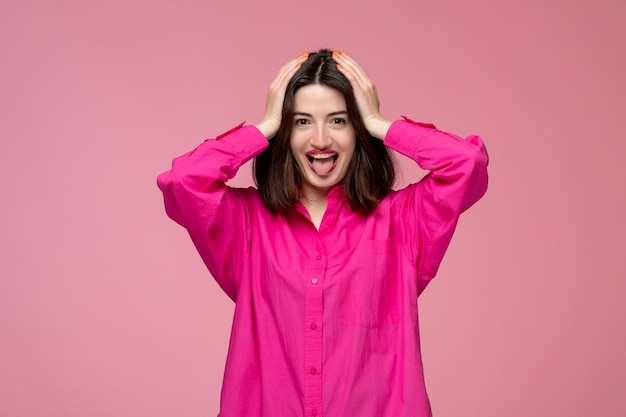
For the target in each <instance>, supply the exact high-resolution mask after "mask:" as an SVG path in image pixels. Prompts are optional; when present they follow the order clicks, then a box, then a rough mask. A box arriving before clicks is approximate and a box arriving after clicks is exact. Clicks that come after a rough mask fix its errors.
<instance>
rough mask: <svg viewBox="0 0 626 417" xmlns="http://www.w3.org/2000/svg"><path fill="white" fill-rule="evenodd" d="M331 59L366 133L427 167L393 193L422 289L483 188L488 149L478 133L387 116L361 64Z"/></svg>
mask: <svg viewBox="0 0 626 417" xmlns="http://www.w3.org/2000/svg"><path fill="white" fill-rule="evenodd" d="M333 58H334V60H335V62H336V63H337V68H339V70H340V71H341V72H342V74H344V75H345V76H346V78H347V79H348V80H349V81H350V84H351V85H352V88H353V90H354V95H355V98H356V101H357V104H358V106H359V111H360V113H361V116H362V117H363V121H364V123H365V126H366V128H367V130H368V132H369V133H370V134H371V135H372V136H374V137H376V138H378V139H381V140H384V142H385V145H387V146H389V147H390V148H392V149H394V150H396V151H398V152H400V153H402V154H404V155H406V156H408V157H409V158H412V159H413V160H414V161H416V162H417V164H418V165H419V166H420V167H421V168H423V169H426V170H429V171H430V173H429V174H428V175H427V176H426V177H424V178H423V179H422V181H420V182H419V183H418V184H414V185H412V186H409V187H407V188H406V189H405V190H402V191H400V192H396V193H394V194H393V195H392V213H393V214H394V215H395V217H396V218H395V219H394V221H395V223H396V226H397V227H396V229H397V231H398V233H399V234H400V235H401V239H402V242H403V243H405V245H403V247H404V248H405V250H407V251H408V253H409V256H410V257H411V259H414V260H415V262H416V266H417V271H418V272H417V273H418V277H417V278H418V290H419V292H421V291H422V290H423V289H424V287H425V286H426V284H427V283H428V281H429V280H430V279H432V278H433V277H434V276H435V274H436V272H437V269H438V267H439V264H440V263H441V260H442V258H443V255H444V253H445V251H446V249H447V247H448V245H449V243H450V239H451V238H452V234H453V233H454V229H455V227H456V224H457V221H458V218H459V215H460V214H461V213H462V212H463V211H465V210H467V209H468V208H469V207H470V206H471V205H472V204H474V203H475V202H476V201H478V199H479V198H480V197H482V195H483V194H484V193H485V191H486V190H487V163H488V156H487V151H486V149H485V146H484V144H483V142H482V140H481V139H480V138H479V137H478V136H470V137H468V138H467V139H462V138H460V137H459V136H456V135H453V134H450V133H446V132H442V131H440V130H438V129H437V128H436V127H435V126H434V125H432V124H424V123H416V122H413V121H412V120H410V119H408V118H405V120H401V121H396V122H393V123H392V122H390V121H388V120H386V119H385V118H383V117H382V115H381V114H380V111H379V108H380V102H379V99H378V93H377V92H376V87H375V85H374V83H373V82H372V81H371V80H370V79H369V77H368V76H367V74H366V73H365V71H364V70H363V68H362V67H361V66H360V65H359V64H358V63H357V62H356V61H354V60H353V59H352V58H351V57H349V56H348V55H347V54H345V53H337V52H335V53H333Z"/></svg>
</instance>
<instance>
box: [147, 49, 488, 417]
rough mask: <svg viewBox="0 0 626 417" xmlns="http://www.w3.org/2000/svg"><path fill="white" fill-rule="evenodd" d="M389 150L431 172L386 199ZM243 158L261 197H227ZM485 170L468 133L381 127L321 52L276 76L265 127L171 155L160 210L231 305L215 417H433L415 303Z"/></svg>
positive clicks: (341, 60)
mask: <svg viewBox="0 0 626 417" xmlns="http://www.w3.org/2000/svg"><path fill="white" fill-rule="evenodd" d="M388 148H390V149H394V150H396V151H398V152H401V153H402V154H404V155H406V156H408V157H410V158H412V159H413V160H415V161H416V162H417V164H419V166H420V167H422V168H423V169H426V170H429V171H430V173H429V174H428V175H427V176H426V177H424V178H423V179H422V180H421V181H419V182H417V183H416V184H413V185H410V186H408V187H406V188H404V189H402V190H398V191H394V190H392V189H391V187H392V184H393V182H394V168H393V164H392V161H391V158H390V156H389V152H388ZM252 158H255V161H254V174H255V179H256V182H257V186H258V189H255V188H247V189H241V188H231V187H228V186H227V185H226V184H225V183H226V181H228V179H230V178H232V177H233V176H234V175H235V173H236V172H237V170H238V169H239V167H241V165H243V164H244V163H245V162H247V161H249V160H250V159H252ZM486 167H487V153H486V151H485V148H484V145H483V143H482V141H481V140H480V138H479V137H477V136H471V137H469V138H467V139H465V140H464V139H461V138H460V137H458V136H455V135H452V134H449V133H445V132H442V131H440V130H438V129H437V128H436V127H435V126H433V125H431V124H423V123H415V122H413V121H411V120H409V119H407V118H404V119H403V120H397V121H394V122H391V121H389V120H386V119H385V118H383V117H382V116H381V114H380V112H379V101H378V96H377V93H376V89H375V87H374V85H373V83H372V82H371V80H370V79H369V78H368V76H367V74H366V73H365V71H364V70H363V69H362V68H361V66H360V65H359V64H358V63H357V62H356V61H354V60H353V59H352V58H351V57H350V56H349V55H347V54H346V53H343V52H331V51H328V50H320V51H319V52H316V53H311V54H303V55H301V56H299V57H298V58H296V59H293V60H291V61H290V62H288V63H287V64H285V66H283V67H282V68H281V69H280V71H279V72H278V74H277V76H276V78H275V79H274V81H273V82H272V84H271V85H270V88H269V93H268V97H267V102H266V111H265V116H264V117H263V119H262V120H261V121H260V122H259V123H258V124H256V125H254V126H252V125H250V126H243V124H242V125H240V126H237V127H235V128H234V129H232V130H230V131H229V132H226V133H224V134H222V135H220V136H218V137H217V138H215V139H213V140H207V141H205V142H204V143H202V144H201V145H200V146H198V147H197V148H196V149H195V150H194V151H192V152H190V153H188V154H185V155H183V156H181V157H179V158H176V159H175V160H174V162H173V167H172V169H171V170H170V171H168V172H165V173H163V174H161V175H160V176H159V178H158V185H159V187H160V189H161V190H162V191H163V194H164V197H165V207H166V210H167V213H168V215H169V216H170V217H171V218H172V219H173V220H175V221H176V222H178V223H179V224H181V225H182V226H184V227H185V228H186V229H187V230H188V232H189V234H190V236H191V238H192V239H193V242H194V244H195V245H196V247H197V249H198V252H199V253H200V255H201V257H202V259H203V260H204V262H205V263H206V265H207V267H208V269H209V271H210V272H211V274H212V275H213V277H214V278H215V279H216V280H217V282H218V283H219V285H220V286H221V287H222V289H223V290H224V291H225V292H226V294H228V296H229V297H230V298H232V299H233V301H235V303H236V306H235V315H234V318H233V327H232V335H231V341H230V348H229V352H228V359H227V362H226V370H225V375H224V385H223V388H222V401H221V412H220V416H222V417H244V416H245V417H261V416H263V417H283V416H311V417H318V416H323V415H328V416H332V417H348V416H350V417H351V416H368V417H369V416H371V417H374V416H377V417H383V416H384V417H404V416H424V417H426V416H430V415H431V412H430V405H429V402H428V397H427V395H426V390H425V386H424V378H423V369H422V362H421V353H420V343H419V331H418V305H417V297H418V295H419V294H420V293H421V292H422V291H423V290H424V288H425V287H426V284H427V283H428V282H429V281H430V280H431V279H432V278H433V277H434V276H435V273H436V272H437V268H438V267H439V264H440V262H441V260H442V257H443V255H444V252H445V250H446V248H447V246H448V244H449V242H450V239H451V237H452V234H453V232H454V228H455V226H456V223H457V220H458V218H459V215H460V214H461V212H463V211H464V210H466V209H467V208H468V207H470V206H471V205H472V204H473V203H474V202H476V201H477V200H478V199H479V198H480V197H481V196H482V195H483V194H484V193H485V191H486V187H487V171H486Z"/></svg>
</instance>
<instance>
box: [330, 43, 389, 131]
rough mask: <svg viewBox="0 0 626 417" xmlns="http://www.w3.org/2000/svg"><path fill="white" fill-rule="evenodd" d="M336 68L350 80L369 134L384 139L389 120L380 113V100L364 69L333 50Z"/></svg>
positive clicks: (348, 57) (347, 56) (349, 58)
mask: <svg viewBox="0 0 626 417" xmlns="http://www.w3.org/2000/svg"><path fill="white" fill-rule="evenodd" d="M333 59H334V60H335V62H336V63H337V69H339V71H341V73H342V74H343V75H344V76H345V77H346V78H347V79H348V81H350V84H351V85H352V90H354V97H355V99H356V103H357V106H358V107H359V112H361V117H362V118H363V123H365V128H366V129H367V131H368V132H369V133H370V135H372V136H374V137H375V138H378V139H380V140H384V139H385V136H386V135H387V131H388V130H389V127H391V122H390V121H389V120H386V119H385V118H384V117H383V116H382V115H381V114H380V101H379V100H378V93H377V92H376V86H375V85H374V83H373V82H372V80H370V78H369V77H368V76H367V74H366V73H365V70H363V68H362V67H361V66H360V65H359V64H358V63H357V62H356V61H355V60H354V59H352V58H351V57H350V56H349V55H348V54H346V53H345V52H338V51H333Z"/></svg>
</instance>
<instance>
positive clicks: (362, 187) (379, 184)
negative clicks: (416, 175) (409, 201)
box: [253, 49, 395, 211]
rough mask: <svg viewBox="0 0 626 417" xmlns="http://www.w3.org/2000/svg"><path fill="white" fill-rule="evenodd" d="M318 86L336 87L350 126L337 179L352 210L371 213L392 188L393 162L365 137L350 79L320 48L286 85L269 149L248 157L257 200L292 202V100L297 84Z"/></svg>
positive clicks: (279, 205) (282, 207)
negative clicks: (343, 168) (348, 152)
mask: <svg viewBox="0 0 626 417" xmlns="http://www.w3.org/2000/svg"><path fill="white" fill-rule="evenodd" d="M310 84H321V85H325V86H327V87H330V88H333V89H335V90H337V91H339V92H340V93H341V94H342V95H343V96H344V98H345V100H346V106H347V111H348V119H349V120H350V123H352V125H353V127H354V133H355V135H356V147H355V150H354V154H353V156H352V159H351V161H350V165H349V166H348V171H347V172H346V176H345V177H344V179H343V185H344V189H345V193H346V197H347V199H348V202H349V204H350V207H351V208H352V209H353V210H360V209H362V210H365V211H371V210H373V209H374V208H376V206H377V205H378V203H379V202H380V200H382V199H383V198H384V197H385V196H386V195H387V194H389V192H390V191H391V187H392V186H393V183H394V180H395V170H394V166H393V160H392V158H391V154H390V152H389V150H388V149H387V147H386V146H385V145H384V144H383V141H382V140H380V139H376V138H375V137H373V136H371V135H370V134H369V133H368V131H367V129H366V128H365V124H364V123H363V119H362V118H361V114H360V113H359V109H358V107H357V104H356V99H355V98H354V93H353V91H352V86H351V85H350V81H349V80H348V79H347V78H346V77H345V76H344V75H343V74H342V73H341V72H340V71H339V70H338V69H337V66H336V64H335V61H333V59H332V51H330V50H328V49H321V50H319V51H318V52H313V53H311V54H309V58H308V59H307V60H306V61H305V62H304V63H303V64H302V67H301V68H300V69H299V70H298V71H297V72H296V73H295V74H294V76H293V77H292V78H291V80H290V81H289V84H288V85H287V90H286V92H285V99H284V102H283V112H282V118H281V121H280V127H279V128H278V132H277V133H276V136H274V137H273V138H271V139H270V145H269V147H268V148H267V149H266V150H265V151H264V152H262V153H261V154H259V155H258V156H257V157H256V158H255V159H254V164H253V172H254V180H255V182H256V185H257V187H258V189H259V194H260V196H261V200H262V201H263V203H264V204H265V205H266V206H267V207H268V208H270V209H272V210H278V211H286V210H288V209H289V208H291V207H293V205H294V204H295V203H296V190H299V189H300V188H301V187H302V175H301V174H300V171H299V168H298V166H297V164H296V161H295V159H294V157H293V154H292V153H291V147H290V138H291V129H292V127H293V117H294V115H293V113H294V99H295V95H296V92H297V91H298V89H299V88H301V87H304V86H306V85H310Z"/></svg>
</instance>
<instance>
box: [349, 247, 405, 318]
mask: <svg viewBox="0 0 626 417" xmlns="http://www.w3.org/2000/svg"><path fill="white" fill-rule="evenodd" d="M390 251H391V249H390V246H389V241H388V240H368V241H363V242H361V243H360V244H359V246H358V247H357V248H356V249H355V251H354V252H353V253H352V255H351V256H350V258H349V261H348V262H347V264H346V268H345V272H346V273H345V274H342V280H341V281H340V283H339V286H340V288H339V291H340V299H339V316H340V320H341V323H343V324H347V325H352V326H362V327H380V326H385V325H388V324H393V323H397V322H399V321H400V319H401V317H402V316H401V315H402V305H401V300H402V285H401V280H400V277H399V274H398V271H397V267H396V264H395V260H394V259H395V257H394V256H393V253H390Z"/></svg>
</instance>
